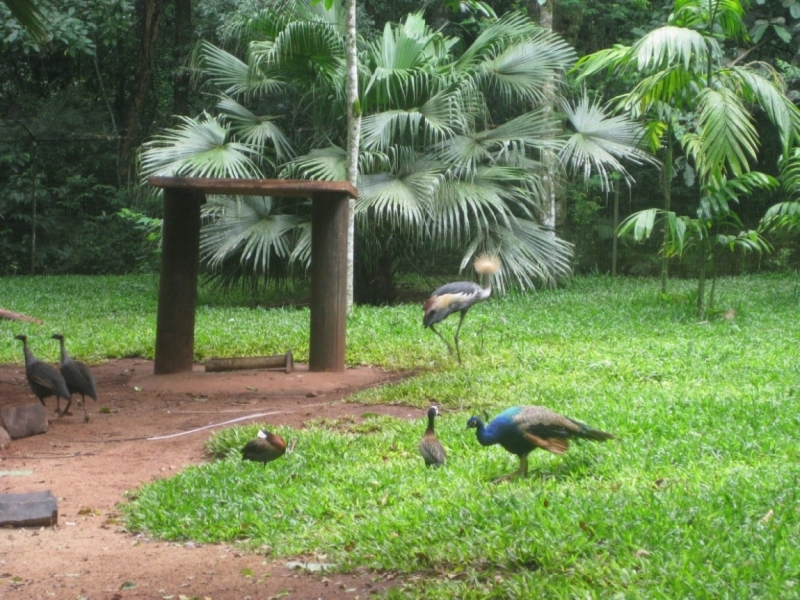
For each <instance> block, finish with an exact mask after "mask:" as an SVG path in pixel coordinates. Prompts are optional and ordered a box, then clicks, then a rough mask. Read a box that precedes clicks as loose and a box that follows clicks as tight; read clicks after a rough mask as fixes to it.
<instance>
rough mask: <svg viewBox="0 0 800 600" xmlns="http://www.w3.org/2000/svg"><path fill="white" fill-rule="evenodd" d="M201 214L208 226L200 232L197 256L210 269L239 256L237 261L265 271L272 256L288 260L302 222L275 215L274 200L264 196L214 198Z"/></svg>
mask: <svg viewBox="0 0 800 600" xmlns="http://www.w3.org/2000/svg"><path fill="white" fill-rule="evenodd" d="M203 212H204V215H206V217H207V218H210V219H211V223H210V224H208V225H206V226H204V227H203V229H202V231H201V237H200V256H201V259H202V260H203V261H204V262H205V263H206V264H208V265H209V266H210V267H211V268H212V269H213V268H217V267H219V266H220V265H222V263H223V262H224V261H225V260H227V259H228V258H229V257H230V256H232V255H238V256H239V260H240V262H242V263H247V264H250V265H252V266H255V267H256V268H257V269H258V270H259V271H268V270H269V268H270V258H271V257H277V258H282V259H288V258H289V256H290V255H291V252H292V248H293V239H292V234H293V233H295V229H296V227H297V226H298V225H299V224H300V222H301V220H300V218H299V217H297V216H295V215H285V214H276V213H275V211H274V201H273V199H272V198H269V197H264V196H242V197H238V196H215V197H213V198H211V199H210V200H209V202H208V204H207V205H206V206H205V207H204V211H203Z"/></svg>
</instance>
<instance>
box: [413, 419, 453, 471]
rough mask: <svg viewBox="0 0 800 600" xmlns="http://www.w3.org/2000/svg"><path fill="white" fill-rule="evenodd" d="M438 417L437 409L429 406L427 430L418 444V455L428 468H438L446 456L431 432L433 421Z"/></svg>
mask: <svg viewBox="0 0 800 600" xmlns="http://www.w3.org/2000/svg"><path fill="white" fill-rule="evenodd" d="M438 415H439V409H438V408H436V407H435V406H431V407H430V408H429V409H428V428H427V429H426V430H425V435H423V436H422V439H421V440H420V442H419V453H420V454H421V455H422V459H423V460H424V461H425V465H426V466H428V467H431V466H433V467H440V466H442V465H443V464H444V461H445V460H446V458H447V455H446V454H445V451H444V446H442V443H441V442H440V441H439V439H438V438H437V437H436V432H435V431H434V430H433V420H434V419H435V418H436V417H437V416H438Z"/></svg>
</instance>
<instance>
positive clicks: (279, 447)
mask: <svg viewBox="0 0 800 600" xmlns="http://www.w3.org/2000/svg"><path fill="white" fill-rule="evenodd" d="M285 452H286V442H285V441H284V440H283V438H282V437H281V436H279V435H278V434H277V433H272V432H271V431H267V430H266V429H262V430H261V431H259V432H258V436H257V437H256V439H254V440H250V441H249V442H247V443H246V444H245V445H244V448H242V459H243V460H254V461H256V462H262V463H264V464H267V463H269V462H272V461H273V460H276V459H278V458H280V457H281V456H283V455H284V453H285Z"/></svg>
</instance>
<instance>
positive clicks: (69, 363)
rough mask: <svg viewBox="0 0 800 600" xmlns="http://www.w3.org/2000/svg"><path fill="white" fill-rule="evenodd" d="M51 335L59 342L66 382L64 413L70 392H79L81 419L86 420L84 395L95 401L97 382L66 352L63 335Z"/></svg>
mask: <svg viewBox="0 0 800 600" xmlns="http://www.w3.org/2000/svg"><path fill="white" fill-rule="evenodd" d="M52 337H53V339H54V340H58V341H59V343H60V344H61V375H63V376H64V381H66V382H67V389H68V390H69V400H68V401H67V407H66V408H65V409H64V414H65V415H66V414H69V407H70V405H72V394H80V395H81V401H82V402H83V421H84V422H88V421H89V412H88V411H87V409H86V396H89V398H91V399H92V400H94V401H95V402H97V384H96V383H95V381H94V375H93V374H92V371H91V370H90V369H89V367H87V366H86V365H85V364H84V363H82V362H80V361H77V360H75V359H74V358H72V357H71V356H70V355H69V354H67V349H66V348H65V346H64V336H63V335H61V334H60V333H56V334H54V335H53V336H52Z"/></svg>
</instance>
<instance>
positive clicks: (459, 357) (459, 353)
mask: <svg viewBox="0 0 800 600" xmlns="http://www.w3.org/2000/svg"><path fill="white" fill-rule="evenodd" d="M466 316H467V311H466V310H462V311H461V319H459V321H458V327H456V337H455V340H456V356H458V364H461V350H460V349H459V348H458V334H459V332H460V331H461V324H462V323H463V322H464V317H466Z"/></svg>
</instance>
